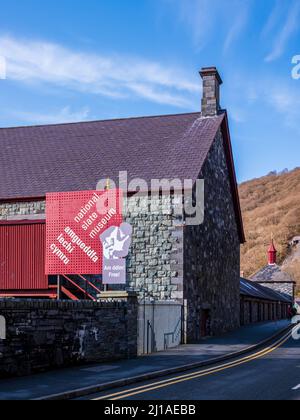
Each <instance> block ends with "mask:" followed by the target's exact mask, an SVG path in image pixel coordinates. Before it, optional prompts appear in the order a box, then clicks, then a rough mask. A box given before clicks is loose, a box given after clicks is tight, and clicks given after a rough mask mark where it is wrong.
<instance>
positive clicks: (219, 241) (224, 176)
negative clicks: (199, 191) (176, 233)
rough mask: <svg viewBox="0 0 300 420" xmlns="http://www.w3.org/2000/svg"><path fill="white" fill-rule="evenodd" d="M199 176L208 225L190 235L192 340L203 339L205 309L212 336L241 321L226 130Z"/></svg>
mask: <svg viewBox="0 0 300 420" xmlns="http://www.w3.org/2000/svg"><path fill="white" fill-rule="evenodd" d="M199 178H201V179H204V180H205V219H204V223H203V224H202V225H200V226H189V227H186V228H185V231H184V294H185V299H187V301H188V323H187V325H188V327H187V329H188V339H189V341H195V340H198V339H199V338H200V336H201V324H202V319H201V316H202V315H203V311H208V312H206V313H208V314H209V319H210V320H209V324H210V325H209V328H208V329H209V332H210V334H212V335H216V334H221V333H224V332H226V331H228V330H232V329H235V328H238V327H239V322H240V294H239V283H240V241H239V234H238V228H237V223H236V217H235V212H234V207H233V200H232V193H231V187H230V183H229V174H228V168H227V164H226V158H225V152H224V146H223V138H222V134H221V132H219V133H218V136H217V139H216V141H215V142H214V145H213V147H212V149H211V150H210V152H209V155H208V158H207V160H206V163H205V164H204V167H203V170H202V172H201V174H200V176H199Z"/></svg>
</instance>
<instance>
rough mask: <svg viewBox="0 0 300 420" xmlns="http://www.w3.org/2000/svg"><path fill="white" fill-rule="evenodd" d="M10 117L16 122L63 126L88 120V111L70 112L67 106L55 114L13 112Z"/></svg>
mask: <svg viewBox="0 0 300 420" xmlns="http://www.w3.org/2000/svg"><path fill="white" fill-rule="evenodd" d="M11 116H13V117H14V118H17V119H18V121H22V122H26V123H30V124H63V123H70V122H80V121H86V120H88V119H90V110H89V109H88V108H83V109H81V110H79V111H74V112H73V111H72V110H71V108H70V107H69V106H67V107H65V108H63V109H61V110H59V111H58V112H55V113H39V112H30V111H14V112H12V113H11Z"/></svg>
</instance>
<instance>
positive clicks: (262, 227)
mask: <svg viewBox="0 0 300 420" xmlns="http://www.w3.org/2000/svg"><path fill="white" fill-rule="evenodd" d="M239 190H240V198H241V206H242V212H243V219H244V224H245V231H246V239H247V243H246V244H245V245H243V247H242V257H241V270H242V271H244V273H245V276H250V275H251V274H253V273H255V272H256V271H258V270H259V269H260V268H261V267H263V266H265V265H266V262H267V259H266V258H267V257H266V251H267V248H268V245H269V244H270V241H271V237H272V235H273V236H274V239H275V241H276V247H277V250H278V252H279V261H278V262H279V263H283V262H284V260H285V259H286V258H287V257H288V256H289V254H290V252H291V251H290V248H289V246H288V244H289V242H290V240H291V239H292V238H293V237H294V236H297V235H300V169H299V168H297V169H295V170H294V171H291V172H288V173H283V174H281V175H276V174H272V175H269V176H266V177H263V178H259V179H255V180H252V181H249V182H245V183H243V184H241V185H240V187H239ZM290 261H291V262H290V263H289V262H288V261H287V262H286V264H285V266H284V267H285V270H286V271H289V272H290V273H291V274H293V276H294V277H295V280H296V281H297V282H298V284H299V289H300V260H299V264H298V260H297V259H296V260H295V258H291V259H290Z"/></svg>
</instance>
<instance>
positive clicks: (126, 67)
mask: <svg viewBox="0 0 300 420" xmlns="http://www.w3.org/2000/svg"><path fill="white" fill-rule="evenodd" d="M0 55H3V56H5V57H6V60H7V77H8V79H11V80H16V81H19V82H23V83H49V84H52V85H56V86H62V87H64V88H67V89H72V90H77V91H80V92H87V93H90V94H97V95H103V96H107V97H110V98H116V99H120V98H130V97H137V98H143V99H146V100H149V101H151V102H156V103H160V104H168V105H173V106H176V107H188V106H191V104H192V103H193V95H194V94H199V91H200V82H199V83H197V80H196V78H195V79H193V78H192V77H186V75H185V74H184V71H183V70H181V69H177V68H172V67H168V66H163V65H161V64H160V63H155V62H151V61H147V60H144V59H141V58H137V57H135V58H132V57H124V56H122V55H117V54H112V55H111V56H104V55H100V54H89V53H85V52H78V51H73V50H70V49H67V48H65V47H63V46H61V45H58V44H53V43H49V42H43V41H32V40H20V39H16V38H12V37H7V36H2V37H0Z"/></svg>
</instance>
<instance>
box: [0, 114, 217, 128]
mask: <svg viewBox="0 0 300 420" xmlns="http://www.w3.org/2000/svg"><path fill="white" fill-rule="evenodd" d="M184 115H199V116H201V112H200V111H199V112H183V113H180V114H160V115H159V114H158V115H145V116H140V117H123V118H110V119H104V120H91V121H77V122H68V123H52V124H34V125H20V126H15V127H12V126H11V127H0V131H1V130H17V129H20V128H41V127H63V126H71V125H79V124H97V123H101V122H103V123H104V122H114V121H129V120H142V119H150V118H167V117H178V116H184ZM213 118H214V117H213Z"/></svg>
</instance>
